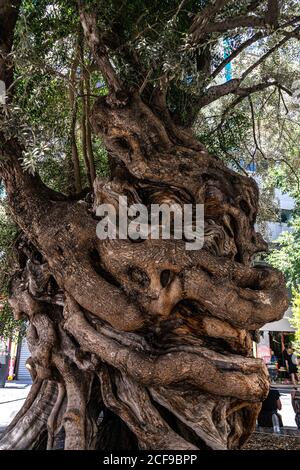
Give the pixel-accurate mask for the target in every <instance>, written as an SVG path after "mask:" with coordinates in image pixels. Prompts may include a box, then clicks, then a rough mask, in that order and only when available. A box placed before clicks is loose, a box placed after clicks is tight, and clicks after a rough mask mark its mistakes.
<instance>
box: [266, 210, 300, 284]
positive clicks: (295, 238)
mask: <svg viewBox="0 0 300 470" xmlns="http://www.w3.org/2000/svg"><path fill="white" fill-rule="evenodd" d="M291 229H292V230H293V231H291V232H283V233H282V234H281V235H280V236H279V238H278V240H276V245H277V246H276V248H274V249H273V250H272V251H271V253H270V255H269V256H268V257H267V260H268V262H269V263H270V264H271V265H272V266H275V267H276V268H278V269H280V270H281V271H282V272H283V273H284V275H285V276H286V280H287V285H288V286H289V287H290V288H291V290H292V291H297V290H298V288H299V286H300V216H299V215H298V216H295V218H294V220H293V221H292V223H291Z"/></svg>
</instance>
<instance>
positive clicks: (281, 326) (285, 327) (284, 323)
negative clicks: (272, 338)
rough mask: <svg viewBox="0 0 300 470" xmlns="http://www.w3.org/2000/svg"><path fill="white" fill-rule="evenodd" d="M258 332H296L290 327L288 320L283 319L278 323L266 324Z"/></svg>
mask: <svg viewBox="0 0 300 470" xmlns="http://www.w3.org/2000/svg"><path fill="white" fill-rule="evenodd" d="M259 331H282V332H290V333H293V332H294V331H296V330H295V328H293V327H292V326H291V324H290V322H289V319H288V318H285V317H284V318H282V319H281V320H279V321H273V322H272V323H266V324H265V325H264V326H263V327H262V328H260V330H259Z"/></svg>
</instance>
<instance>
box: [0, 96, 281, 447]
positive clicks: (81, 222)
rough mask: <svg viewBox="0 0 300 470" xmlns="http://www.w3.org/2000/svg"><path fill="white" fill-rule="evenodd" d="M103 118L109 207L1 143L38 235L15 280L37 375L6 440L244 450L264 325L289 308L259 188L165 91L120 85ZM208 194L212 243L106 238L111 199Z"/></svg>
mask: <svg viewBox="0 0 300 470" xmlns="http://www.w3.org/2000/svg"><path fill="white" fill-rule="evenodd" d="M91 122H92V125H93V128H94V131H95V132H97V133H98V134H99V135H100V136H101V137H102V138H103V140H104V143H105V145H106V148H107V150H108V152H109V156H110V159H111V162H112V165H111V167H112V168H113V172H112V177H111V179H110V180H109V181H104V180H99V179H96V181H95V184H94V207H92V206H91V205H90V204H89V203H87V202H85V201H74V200H69V199H67V198H64V197H62V196H61V195H58V194H56V193H55V192H53V191H50V190H49V189H47V188H46V187H45V186H44V185H43V183H42V182H41V181H40V180H39V178H38V177H37V176H35V177H33V176H31V175H28V174H26V173H24V171H23V170H22V168H21V166H20V162H19V160H18V158H19V157H20V156H21V151H22V149H21V148H20V147H19V146H18V144H17V143H16V142H15V141H14V140H8V141H7V140H5V139H4V138H3V140H2V142H3V145H2V146H1V149H0V153H1V157H2V159H1V174H2V178H3V180H4V182H5V186H6V191H7V195H8V202H9V207H10V210H11V212H12V214H13V216H14V218H15V220H16V222H17V224H18V225H19V227H20V228H21V229H22V232H23V234H24V236H23V237H22V238H21V239H19V241H18V247H17V248H18V251H19V253H20V270H19V271H18V272H17V273H16V275H15V277H14V279H13V280H12V283H11V295H10V303H11V305H12V307H13V309H14V312H15V315H16V316H17V317H18V316H20V315H24V314H25V315H26V317H27V318H28V320H29V328H28V332H27V340H28V343H29V348H30V351H31V359H30V361H29V367H30V369H31V373H32V376H33V378H34V384H33V387H32V389H31V392H30V395H29V396H28V398H27V400H26V402H25V405H24V407H23V408H22V409H21V411H20V413H19V414H18V415H17V416H16V418H15V419H14V421H13V423H12V424H11V425H10V426H9V428H8V429H7V431H6V432H5V433H4V435H3V436H2V438H1V440H0V449H28V448H29V449H32V448H46V447H47V448H48V449H51V448H57V447H62V446H63V447H64V448H65V449H95V448H100V449H122V448H126V449H128V448H140V449H207V448H210V449H232V448H239V447H240V446H241V445H242V444H243V443H244V442H245V440H246V439H247V438H248V436H249V435H250V434H251V432H252V430H253V428H254V425H255V421H256V417H257V414H258V412H259V409H260V403H261V401H262V400H263V399H264V397H265V396H266V394H267V391H268V375H267V369H266V367H265V365H264V364H263V362H262V361H261V360H260V359H255V358H253V356H252V335H253V332H254V331H255V330H256V329H258V328H260V327H261V326H262V325H263V324H264V323H266V322H270V321H274V320H278V319H280V318H281V317H282V315H283V313H284V311H285V309H286V308H287V292H286V288H285V283H284V279H283V277H282V275H281V274H280V273H279V272H277V271H276V270H274V269H271V268H268V267H251V258H252V256H253V255H254V254H255V253H256V252H259V251H262V250H264V249H265V243H264V242H263V240H262V238H261V237H260V236H259V235H258V234H257V233H256V232H255V228H254V224H255V219H256V213H257V206H258V189H257V185H256V183H255V182H254V180H252V179H251V178H247V177H244V176H241V175H239V174H237V173H235V172H233V171H231V170H229V169H227V168H226V167H225V166H224V165H223V163H222V162H220V161H219V160H218V159H216V158H215V157H213V156H211V155H209V154H208V152H207V151H206V150H205V148H204V147H203V146H202V145H201V144H199V142H198V141H196V140H195V139H194V138H193V136H192V134H191V133H190V132H189V131H187V130H186V129H183V128H181V127H179V126H176V125H175V123H174V122H173V121H172V118H171V116H170V115H169V112H168V110H167V106H166V103H165V97H164V96H163V94H160V93H157V95H154V96H153V98H152V100H151V103H148V104H145V102H144V101H143V100H142V98H141V96H140V95H139V93H138V92H126V93H124V92H122V93H118V92H116V93H114V92H111V93H110V95H109V96H107V97H101V98H99V99H98V100H97V102H96V103H95V105H94V108H93V112H92V118H91ZM121 195H126V196H127V197H128V201H129V204H132V203H143V204H145V205H146V206H150V205H151V204H152V203H160V204H161V203H169V204H170V203H173V202H175V203H178V204H181V205H182V204H184V203H193V204H196V203H203V204H204V205H205V243H204V247H203V248H202V249H201V250H198V251H186V250H185V242H184V241H183V240H150V239H149V240H144V241H142V242H139V243H136V242H133V241H131V240H109V239H107V240H100V239H98V238H97V236H96V225H97V219H96V217H95V208H96V207H97V205H98V204H100V203H106V202H109V203H112V204H114V205H115V206H116V207H117V204H118V196H121Z"/></svg>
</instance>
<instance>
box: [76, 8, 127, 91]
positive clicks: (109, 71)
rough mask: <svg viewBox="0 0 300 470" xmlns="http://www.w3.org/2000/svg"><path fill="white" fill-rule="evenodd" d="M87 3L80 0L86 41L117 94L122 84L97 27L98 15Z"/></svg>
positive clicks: (108, 83)
mask: <svg viewBox="0 0 300 470" xmlns="http://www.w3.org/2000/svg"><path fill="white" fill-rule="evenodd" d="M87 3H88V2H85V1H84V0H78V7H79V14H80V20H81V24H82V27H83V31H84V34H85V37H86V40H87V42H88V44H89V47H90V48H91V51H92V53H93V55H94V58H95V61H96V63H97V65H98V67H99V70H100V72H101V73H102V75H103V77H104V79H105V80H106V82H107V85H108V87H109V88H110V89H111V91H113V92H117V91H119V90H121V88H122V82H121V80H120V79H119V77H118V75H117V73H116V71H115V69H114V68H113V66H112V64H111V62H110V60H109V56H108V51H107V48H106V46H105V44H104V43H103V41H102V39H101V34H100V31H99V28H98V26H97V18H96V14H95V13H94V12H93V11H92V10H91V9H89V8H88V7H87Z"/></svg>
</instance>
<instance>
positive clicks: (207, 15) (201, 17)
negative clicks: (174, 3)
mask: <svg viewBox="0 0 300 470" xmlns="http://www.w3.org/2000/svg"><path fill="white" fill-rule="evenodd" d="M229 1H230V0H215V2H214V4H213V5H211V4H210V3H208V5H207V6H206V7H205V8H203V10H202V11H201V12H200V13H199V14H198V15H197V16H196V18H195V19H194V22H193V24H192V26H191V27H190V34H192V42H195V41H197V40H198V39H199V38H200V37H201V35H202V33H203V31H206V29H207V27H208V25H209V21H210V20H211V19H212V18H213V17H214V16H215V15H216V14H217V13H218V11H220V10H221V8H223V7H224V6H225V5H226V4H227V3H229Z"/></svg>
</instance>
